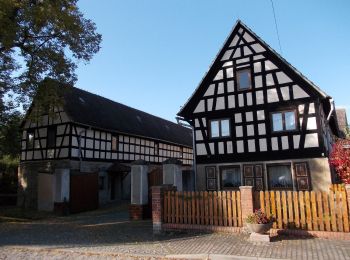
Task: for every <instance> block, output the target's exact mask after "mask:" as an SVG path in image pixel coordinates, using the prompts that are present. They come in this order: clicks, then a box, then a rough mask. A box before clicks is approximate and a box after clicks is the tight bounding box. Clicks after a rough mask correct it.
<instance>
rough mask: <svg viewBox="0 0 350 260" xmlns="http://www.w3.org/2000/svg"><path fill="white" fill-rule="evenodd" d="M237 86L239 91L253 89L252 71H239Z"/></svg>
mask: <svg viewBox="0 0 350 260" xmlns="http://www.w3.org/2000/svg"><path fill="white" fill-rule="evenodd" d="M237 84H238V89H239V90H245V89H250V88H251V80H250V70H249V69H245V70H239V71H237Z"/></svg>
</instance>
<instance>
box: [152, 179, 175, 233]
mask: <svg viewBox="0 0 350 260" xmlns="http://www.w3.org/2000/svg"><path fill="white" fill-rule="evenodd" d="M165 191H176V187H174V186H172V185H162V186H153V187H152V222H153V233H154V234H159V233H160V232H161V231H162V223H163V216H164V207H163V205H164V192H165Z"/></svg>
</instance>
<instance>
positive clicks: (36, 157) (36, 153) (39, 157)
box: [34, 151, 41, 160]
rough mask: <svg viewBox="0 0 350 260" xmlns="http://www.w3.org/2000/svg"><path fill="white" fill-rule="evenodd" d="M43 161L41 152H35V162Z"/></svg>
mask: <svg viewBox="0 0 350 260" xmlns="http://www.w3.org/2000/svg"><path fill="white" fill-rule="evenodd" d="M37 159H41V152H40V151H34V160H37Z"/></svg>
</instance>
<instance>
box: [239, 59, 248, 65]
mask: <svg viewBox="0 0 350 260" xmlns="http://www.w3.org/2000/svg"><path fill="white" fill-rule="evenodd" d="M248 61H249V58H244V59H239V60H236V63H237V64H241V63H245V62H248Z"/></svg>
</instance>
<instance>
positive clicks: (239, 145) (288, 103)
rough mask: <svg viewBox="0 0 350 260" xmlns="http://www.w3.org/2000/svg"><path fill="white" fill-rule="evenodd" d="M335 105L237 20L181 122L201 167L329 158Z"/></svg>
mask: <svg viewBox="0 0 350 260" xmlns="http://www.w3.org/2000/svg"><path fill="white" fill-rule="evenodd" d="M332 106H333V103H332V100H331V97H329V96H328V95H327V94H325V93H324V92H323V91H322V90H320V89H319V88H318V87H317V86H315V85H314V84H313V83H312V82H311V81H309V80H308V79H306V78H305V77H304V76H303V75H302V74H301V73H300V72H298V71H297V70H296V69H295V68H294V67H292V66H291V65H290V64H289V63H288V62H287V61H285V60H284V59H283V58H282V57H281V56H280V55H279V54H277V53H276V52H275V51H274V50H272V49H271V48H270V47H269V46H268V45H267V44H266V43H265V42H264V41H262V40H261V39H260V38H259V37H258V36H257V35H256V34H255V33H254V32H252V31H251V30H250V29H249V28H248V27H247V26H246V25H244V24H243V23H242V22H240V21H238V22H237V24H236V26H235V27H234V29H233V31H232V33H231V35H230V36H229V37H228V39H227V40H226V42H225V44H224V46H223V48H222V50H221V51H220V52H219V54H218V55H217V57H216V59H215V60H214V62H213V65H212V66H211V68H210V69H209V71H208V73H207V74H206V76H205V77H204V78H203V80H202V82H201V83H200V85H199V86H198V88H197V89H196V90H195V92H194V94H193V95H192V96H191V97H190V99H189V100H188V101H187V103H186V104H185V105H184V107H183V108H182V109H181V111H180V112H179V113H178V115H179V116H182V117H184V118H185V119H186V120H188V121H189V122H191V124H192V125H193V127H194V135H195V152H196V162H197V164H208V163H232V162H254V161H265V160H277V159H278V160H285V159H300V158H310V157H324V156H326V155H327V154H328V151H329V149H330V143H331V136H332V132H331V130H333V132H334V133H336V132H337V124H336V119H335V118H334V113H333V110H332Z"/></svg>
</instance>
